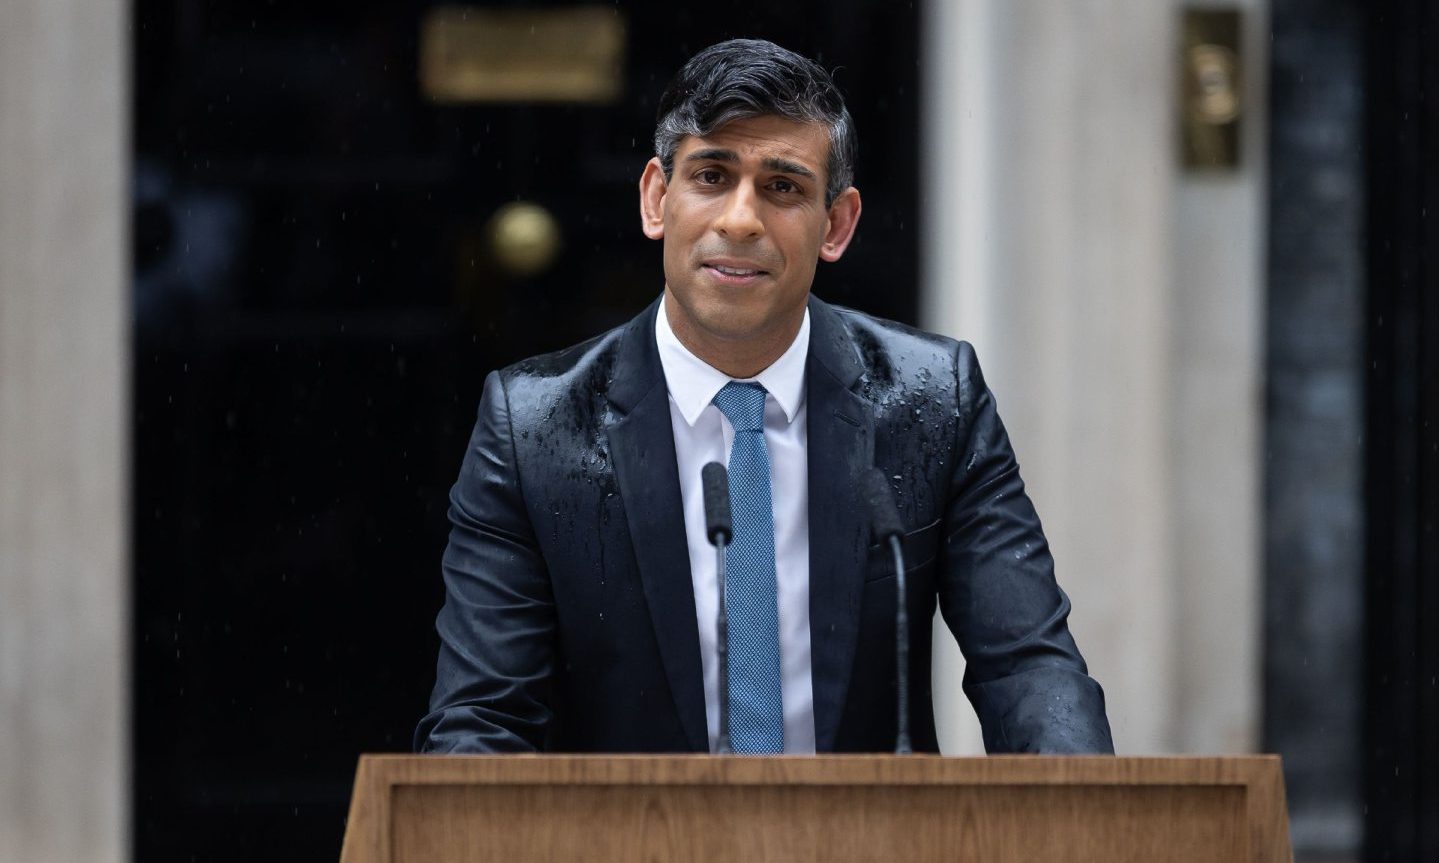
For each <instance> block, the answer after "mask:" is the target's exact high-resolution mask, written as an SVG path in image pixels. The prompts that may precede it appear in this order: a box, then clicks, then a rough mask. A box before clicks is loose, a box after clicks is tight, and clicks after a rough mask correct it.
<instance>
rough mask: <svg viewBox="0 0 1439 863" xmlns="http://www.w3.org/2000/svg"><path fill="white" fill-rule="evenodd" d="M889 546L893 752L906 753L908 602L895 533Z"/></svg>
mask: <svg viewBox="0 0 1439 863" xmlns="http://www.w3.org/2000/svg"><path fill="white" fill-rule="evenodd" d="M889 548H890V551H892V552H893V553H894V574H895V581H894V585H895V594H896V596H895V599H896V601H897V603H898V606H897V607H896V608H895V612H894V634H895V641H896V644H895V646H894V656H895V664H896V665H897V666H898V667H897V668H896V669H895V670H896V673H897V675H898V676H897V679H896V689H898V693H897V694H898V696H899V716H898V723H899V733H898V734H896V735H895V741H894V752H895V754H896V755H910V754H912V753H913V752H914V747H913V746H912V745H910V741H909V603H908V601H907V600H906V594H907V590H906V585H905V577H904V550H903V549H902V548H901V547H900V544H899V537H898V536H896V535H894V534H891V535H890V537H889ZM721 613H723V611H721Z"/></svg>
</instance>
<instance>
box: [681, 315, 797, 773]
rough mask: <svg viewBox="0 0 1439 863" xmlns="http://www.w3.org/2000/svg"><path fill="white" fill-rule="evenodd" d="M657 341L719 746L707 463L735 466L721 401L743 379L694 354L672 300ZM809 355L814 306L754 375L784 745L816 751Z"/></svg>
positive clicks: (709, 721) (712, 739) (709, 713)
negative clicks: (676, 326) (764, 458)
mask: <svg viewBox="0 0 1439 863" xmlns="http://www.w3.org/2000/svg"><path fill="white" fill-rule="evenodd" d="M655 342H656V343H657V344H658V346H659V354H660V365H661V366H663V368H664V374H665V385H666V386H667V387H668V388H669V396H670V425H671V426H673V428H674V436H675V458H676V460H677V461H678V462H679V476H680V496H681V497H682V498H683V500H684V510H685V512H684V516H685V539H686V541H687V542H688V544H689V553H690V575H691V577H692V578H693V581H694V594H695V613H696V617H697V622H698V624H699V643H700V664H701V665H702V666H703V669H704V684H705V717H706V725H707V726H708V728H709V746H710V751H711V752H713V751H714V749H715V743H716V741H717V740H718V737H719V655H718V652H717V648H716V631H715V615H716V614H717V613H718V610H719V595H718V590H719V588H718V585H717V584H716V582H715V579H716V570H715V550H714V546H712V545H710V543H709V540H708V539H707V538H706V537H705V530H704V527H705V516H704V489H703V485H702V484H701V482H700V469H701V468H703V467H704V466H705V465H706V464H708V463H709V462H712V461H717V462H719V463H721V464H728V463H729V452H730V445H731V444H733V443H734V428H733V427H732V426H731V425H730V422H729V420H728V419H727V418H725V415H724V414H722V413H720V409H719V408H717V407H715V406H714V405H713V404H711V399H713V398H714V397H715V394H716V393H718V392H719V391H720V389H721V388H722V387H724V385H725V384H727V383H729V382H730V381H731V380H736V379H735V378H731V377H730V376H729V375H726V374H725V373H724V372H722V371H720V370H718V369H716V368H715V367H714V366H711V365H709V364H708V363H706V362H705V361H704V360H701V359H700V358H699V357H697V356H695V355H694V354H692V353H690V351H689V349H688V348H686V347H685V346H684V345H682V344H680V340H679V338H678V337H676V336H675V333H674V330H672V329H671V328H670V322H669V317H668V315H667V313H666V311H665V302H664V300H663V299H662V300H661V301H660V306H659V315H658V317H657V318H656V320H655ZM808 356H809V310H808V309H806V310H805V313H804V321H803V322H802V323H801V324H800V327H799V333H798V334H796V336H795V339H794V342H793V343H792V344H791V345H790V346H789V349H788V350H786V351H785V352H784V354H783V355H781V356H780V358H779V359H777V360H775V361H774V363H773V364H772V365H771V366H770V367H769V368H767V369H765V370H764V371H762V372H760V373H759V374H758V375H755V376H754V377H752V378H743V380H745V381H753V382H755V383H758V384H760V385H761V386H763V387H764V388H765V390H766V391H767V392H768V394H767V395H766V396H765V399H764V443H765V448H766V449H768V450H769V465H770V468H769V469H770V489H771V495H770V498H771V501H772V505H773V507H774V550H775V575H776V577H777V579H778V587H779V660H780V672H781V675H782V679H781V684H780V693H781V696H780V697H781V698H782V699H783V704H784V751H785V752H786V753H790V754H795V753H798V754H812V753H813V752H814V687H813V683H812V680H811V676H810V644H809V464H808V462H807V461H806V459H805V444H806V439H807V432H806V429H807V426H806V421H805V398H804V366H805V360H806V359H807V357H808Z"/></svg>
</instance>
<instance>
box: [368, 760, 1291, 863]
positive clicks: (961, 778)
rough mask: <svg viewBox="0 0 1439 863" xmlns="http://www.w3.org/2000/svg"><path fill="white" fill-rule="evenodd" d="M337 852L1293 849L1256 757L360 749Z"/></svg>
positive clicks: (829, 853) (448, 855)
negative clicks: (496, 753)
mask: <svg viewBox="0 0 1439 863" xmlns="http://www.w3.org/2000/svg"><path fill="white" fill-rule="evenodd" d="M341 859H342V861H343V863H372V861H374V863H379V861H384V863H408V861H436V863H442V861H482V860H505V861H527V860H573V859H584V860H601V861H603V860H747V861H748V860H760V861H764V860H815V861H818V860H825V861H830V860H892V859H907V860H975V861H1001V863H1003V861H1019V860H1025V861H1028V860H1076V861H1086V860H1094V861H1106V863H1110V861H1153V860H1167V861H1181V863H1183V861H1225V863H1229V861H1243V860H1252V861H1288V860H1290V859H1291V856H1290V851H1289V838H1288V825H1287V819H1286V817H1285V807H1284V800H1283V785H1282V780H1281V778H1280V773H1279V760H1278V759H1277V758H1274V757H1272V756H1268V757H1257V758H1048V757H992V758H942V757H937V756H912V757H894V756H820V757H813V758H793V757H779V758H744V757H727V758H716V757H709V756H667V757H644V756H607V757H602V756H509V757H483V756H469V757H433V756H430V757H425V756H365V757H363V758H362V759H361V763H360V769H359V772H358V774H357V777H356V783H355V795H354V800H353V802H352V806H351V814H350V824H349V828H348V830H347V832H346V836H345V847H344V851H343V854H342V857H341Z"/></svg>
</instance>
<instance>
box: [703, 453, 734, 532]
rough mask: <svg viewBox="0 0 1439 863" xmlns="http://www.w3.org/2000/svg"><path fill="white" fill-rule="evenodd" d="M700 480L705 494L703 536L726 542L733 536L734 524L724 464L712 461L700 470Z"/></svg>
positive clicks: (727, 475) (727, 476) (727, 477)
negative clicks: (731, 516)
mask: <svg viewBox="0 0 1439 863" xmlns="http://www.w3.org/2000/svg"><path fill="white" fill-rule="evenodd" d="M700 481H701V484H702V485H703V486H704V496H705V536H706V537H709V541H710V542H712V543H716V544H718V542H719V541H720V540H721V539H723V540H724V541H725V542H726V543H728V542H729V541H730V540H731V539H733V538H734V524H733V522H732V521H731V518H730V504H729V474H728V473H726V472H725V469H724V465H722V464H720V463H719V462H717V461H712V462H710V463H709V464H707V465H705V466H704V467H703V468H702V469H701V470H700Z"/></svg>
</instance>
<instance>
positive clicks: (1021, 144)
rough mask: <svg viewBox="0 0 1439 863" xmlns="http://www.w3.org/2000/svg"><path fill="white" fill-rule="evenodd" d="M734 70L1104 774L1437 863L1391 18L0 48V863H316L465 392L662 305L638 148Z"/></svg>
mask: <svg viewBox="0 0 1439 863" xmlns="http://www.w3.org/2000/svg"><path fill="white" fill-rule="evenodd" d="M733 36H750V37H762V38H768V39H772V40H774V41H776V42H778V43H780V44H782V45H785V46H786V47H789V48H792V49H794V50H797V51H800V52H802V53H804V54H806V55H808V56H811V57H813V58H815V59H816V60H818V61H819V62H821V63H822V64H823V65H825V66H826V67H827V68H830V69H832V70H834V71H835V78H836V81H837V83H838V84H839V86H840V88H841V89H842V90H843V91H844V93H845V95H846V98H847V100H848V103H849V106H850V109H851V111H852V112H853V114H854V116H855V119H856V123H857V126H858V130H859V137H860V159H859V165H858V171H857V185H858V186H859V188H860V189H861V191H862V193H863V195H864V201H865V214H864V218H863V220H862V223H861V225H860V229H859V233H858V236H857V239H856V242H855V244H854V245H853V246H852V247H851V248H850V250H849V252H848V253H847V254H846V256H845V258H844V260H843V261H842V262H840V263H838V264H835V265H828V266H824V267H822V268H821V269H820V272H819V275H818V276H817V278H816V282H815V287H814V290H815V292H816V293H817V294H818V295H819V296H821V297H823V298H825V299H827V300H829V301H832V302H837V303H841V304H844V305H849V306H853V307H857V308H860V309H863V310H866V311H869V312H872V313H875V314H878V315H881V316H884V317H889V318H893V319H896V320H900V321H904V322H906V323H912V324H918V325H921V326H924V327H926V328H928V329H931V330H935V331H938V332H943V333H946V334H948V335H952V336H956V337H959V338H965V339H968V340H970V341H972V342H973V343H974V344H975V346H976V348H977V349H978V353H979V356H980V359H981V361H982V363H983V364H984V367H985V370H986V375H987V377H988V379H989V382H990V384H991V386H992V387H993V388H994V390H995V392H996V394H997V397H998V402H999V407H1000V411H1001V415H1002V416H1004V418H1005V420H1006V422H1007V424H1008V426H1009V429H1010V432H1011V436H1012V437H1013V440H1014V443H1015V446H1016V449H1017V451H1018V454H1019V457H1020V462H1021V464H1022V465H1023V466H1024V472H1025V476H1026V479H1027V482H1028V485H1029V490H1030V492H1031V494H1032V495H1033V497H1034V498H1035V501H1036V504H1037V506H1038V507H1039V511H1040V513H1041V515H1042V516H1043V518H1044V520H1045V526H1046V531H1047V533H1048V535H1049V538H1050V540H1051V544H1052V546H1053V548H1054V552H1055V556H1056V558H1057V561H1058V566H1059V571H1058V575H1059V579H1060V582H1061V584H1062V585H1063V586H1064V587H1065V588H1066V590H1067V591H1068V592H1069V593H1070V595H1071V598H1072V599H1073V601H1074V613H1073V616H1072V618H1071V625H1072V627H1073V629H1074V632H1075V635H1076V638H1077V639H1078V641H1079V644H1080V646H1081V648H1082V649H1083V650H1084V652H1085V655H1086V658H1087V659H1088V660H1089V663H1090V669H1091V672H1092V673H1093V674H1094V676H1095V677H1096V678H1098V679H1099V681H1100V682H1101V683H1102V684H1103V685H1104V687H1105V690H1106V694H1107V697H1108V701H1109V714H1110V719H1111V722H1112V724H1113V726H1114V734H1115V742H1116V745H1117V747H1118V749H1119V751H1120V753H1121V754H1164V753H1197V754H1239V753H1249V752H1278V753H1280V754H1281V755H1283V757H1284V761H1285V771H1286V778H1287V782H1288V795H1289V805H1290V815H1291V833H1292V836H1293V839H1294V843H1295V846H1296V850H1297V852H1298V858H1299V859H1301V860H1311V861H1320V860H1324V861H1331V860H1332V861H1359V860H1366V861H1388V860H1397V861H1402V860H1434V859H1439V778H1436V777H1439V734H1436V732H1435V729H1436V728H1439V635H1436V631H1439V630H1436V626H1435V625H1434V624H1435V622H1436V621H1439V537H1436V523H1439V383H1436V381H1439V353H1436V350H1435V347H1434V346H1435V345H1436V344H1439V342H1436V337H1439V312H1436V309H1439V290H1436V288H1439V265H1436V263H1435V262H1434V258H1433V255H1434V253H1435V250H1439V234H1436V227H1435V225H1436V224H1439V221H1436V219H1434V218H1431V216H1430V212H1431V210H1432V211H1434V212H1435V213H1439V168H1436V167H1435V166H1436V164H1439V161H1436V159H1435V157H1436V156H1439V96H1436V94H1439V90H1436V89H1435V86H1436V85H1439V57H1436V55H1435V51H1436V49H1435V48H1434V47H1433V46H1435V45H1439V0H1380V2H1370V3H1359V2H1357V0H1349V2H1341V0H1244V2H1230V3H1225V4H1210V3H1197V2H1192V3H1180V2H1169V3H1166V2H1158V3H1156V2H1153V0H1103V2H1085V3H1069V4H1054V3H1048V2H1040V0H924V2H913V3H905V2H895V0H886V2H881V1H880V0H825V2H820V0H797V2H788V3H773V2H769V3H755V2H737V3H732V4H728V5H725V6H723V7H720V6H716V5H714V4H702V3H691V2H682V0H675V2H663V3H662V2H653V0H619V2H613V3H596V4H591V5H576V4H574V3H546V2H492V3H483V4H475V5H440V4H434V3H425V2H408V3H393V4H384V5H383V8H381V7H380V6H374V7H373V8H371V7H356V6H355V5H354V4H340V3H332V2H326V0H317V2H312V3H306V4H293V3H292V4H280V3H274V2H264V3H260V2H246V3H240V2H221V0H132V2H131V3H130V4H128V5H126V4H101V5H98V6H97V5H95V4H88V3H83V2H81V0H5V2H4V3H3V5H0V860H4V861H10V860H16V861H52V860H53V861H61V860H96V861H121V860H138V861H188V860H251V859H269V860H314V859H335V858H336V857H337V856H338V853H339V843H340V837H341V835H342V833H343V830H344V818H345V813H346V807H347V805H348V800H349V792H350V783H351V780H352V776H353V771H354V767H355V763H356V758H357V756H358V755H359V754H360V753H362V752H382V751H407V750H408V749H409V746H410V739H411V733H412V731H413V728H414V724H415V722H416V721H417V720H418V718H419V717H420V716H421V715H422V714H423V713H424V712H425V710H426V699H427V696H428V692H429V689H430V686H431V685H432V683H433V679H434V662H435V656H436V650H437V646H438V644H437V640H436V638H435V635H434V629H433V621H434V615H435V613H436V612H437V611H438V609H439V605H440V603H441V601H442V598H443V588H442V584H441V581H440V577H439V565H438V564H439V557H440V553H441V551H442V549H443V547H444V542H445V537H446V532H447V527H448V525H447V522H446V518H445V510H446V506H447V499H446V495H447V492H448V488H449V485H450V484H451V483H452V482H453V480H454V477H455V475H456V471H457V469H458V466H459V463H460V458H461V456H462V453H463V449H464V446H465V441H466V440H467V437H468V434H469V430H470V426H471V424H472V422H473V419H474V411H475V407H476V405H477V403H478V399H479V392H480V385H481V383H482V381H483V378H484V375H485V374H486V373H487V372H488V371H490V370H492V369H495V368H498V367H500V366H502V365H505V364H508V363H510V362H513V361H515V360H518V359H521V358H523V357H526V356H530V355H532V354H535V353H539V352H542V351H547V350H551V349H555V348H558V347H562V346H564V345H568V344H571V343H573V342H576V341H579V340H581V339H583V338H585V337H587V336H589V335H593V334H595V333H598V332H600V331H602V330H604V329H607V328H609V327H611V326H614V325H617V324H620V323H622V322H624V321H625V320H628V319H629V318H630V317H631V316H633V315H634V314H635V313H637V312H638V311H639V310H640V309H641V308H643V307H644V306H645V305H646V304H647V303H648V302H649V301H650V300H652V299H653V298H654V296H655V295H656V294H657V293H658V291H659V290H660V289H661V287H662V275H661V271H660V257H659V252H660V248H659V245H658V244H652V243H650V242H648V241H646V240H645V239H644V238H643V236H642V235H641V234H640V232H639V230H638V213H637V187H636V183H637V181H638V177H639V173H640V170H641V169H642V167H643V165H644V162H645V161H646V160H647V159H648V158H649V157H650V155H652V147H651V143H650V139H651V136H652V134H653V126H654V106H655V103H656V101H657V99H658V97H659V94H660V92H661V91H662V89H663V87H664V84H665V83H666V82H667V80H668V79H669V77H670V76H671V75H672V74H673V72H674V71H675V70H676V69H677V68H678V67H679V66H680V65H681V64H682V63H683V62H684V60H685V59H686V58H688V57H689V56H690V55H692V54H693V53H695V52H696V51H698V50H699V49H701V48H703V47H705V46H707V45H709V44H711V43H713V42H716V41H720V40H722V39H725V38H729V37H733ZM936 643H937V645H939V646H940V651H939V654H938V656H939V660H938V662H937V665H936V670H935V676H936V687H937V693H938V697H939V704H938V705H937V706H938V711H939V717H940V722H941V741H942V745H943V747H944V749H945V751H946V752H948V753H953V754H967V753H976V752H980V751H982V747H981V745H980V741H979V736H978V729H977V727H976V726H975V723H974V719H973V716H972V711H971V710H970V708H969V707H968V705H967V703H965V702H964V700H963V696H962V694H961V693H960V691H959V687H958V685H957V682H958V679H959V675H960V674H962V668H963V659H962V657H960V656H959V655H958V652H957V651H956V650H955V649H954V647H953V642H952V639H950V637H949V636H948V634H947V633H946V632H945V631H944V630H943V628H942V627H939V628H937V631H936Z"/></svg>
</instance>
